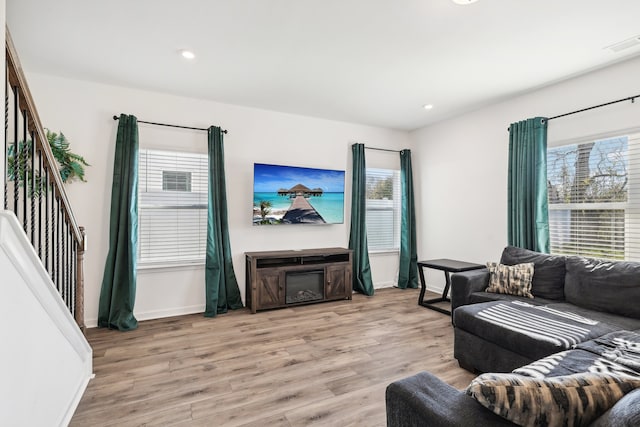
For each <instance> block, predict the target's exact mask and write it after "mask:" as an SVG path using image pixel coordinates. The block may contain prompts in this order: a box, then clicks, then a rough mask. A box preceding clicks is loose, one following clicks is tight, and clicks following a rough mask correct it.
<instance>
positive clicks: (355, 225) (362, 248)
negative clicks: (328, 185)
mask: <svg viewBox="0 0 640 427" xmlns="http://www.w3.org/2000/svg"><path fill="white" fill-rule="evenodd" d="M351 150H352V151H353V183H352V185H351V233H350V235H349V249H351V250H353V290H354V291H356V292H360V293H363V294H365V295H369V296H371V295H373V281H372V280H371V265H370V264H369V248H368V246H367V221H366V217H367V167H366V165H365V160H364V144H353V145H352V146H351Z"/></svg>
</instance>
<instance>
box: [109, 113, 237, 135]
mask: <svg viewBox="0 0 640 427" xmlns="http://www.w3.org/2000/svg"><path fill="white" fill-rule="evenodd" d="M119 118H120V117H118V116H113V120H118V119H119ZM138 123H146V124H148V125H156V126H167V127H170V128H179V129H191V130H203V131H205V132H206V131H208V130H209V129H205V128H194V127H191V126H180V125H169V124H166V123H156V122H145V121H144V120H138ZM222 133H228V131H227V130H226V129H222Z"/></svg>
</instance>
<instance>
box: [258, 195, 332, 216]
mask: <svg viewBox="0 0 640 427" xmlns="http://www.w3.org/2000/svg"><path fill="white" fill-rule="evenodd" d="M262 200H265V201H269V202H271V211H272V212H275V211H279V210H284V211H286V210H287V209H289V206H291V199H289V197H283V196H278V193H273V192H268V193H253V205H254V206H259V205H260V201H262ZM307 200H308V201H309V203H310V204H311V206H313V208H314V209H315V210H316V211H318V213H319V214H320V216H322V218H323V219H324V220H325V221H326V222H327V223H328V224H342V223H343V222H344V193H324V194H323V195H322V196H320V197H313V196H311V197H309V198H308V199H307Z"/></svg>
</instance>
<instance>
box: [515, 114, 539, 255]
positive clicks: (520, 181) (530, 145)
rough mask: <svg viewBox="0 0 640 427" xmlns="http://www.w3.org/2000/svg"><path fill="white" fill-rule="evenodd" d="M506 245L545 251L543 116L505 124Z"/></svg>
mask: <svg viewBox="0 0 640 427" xmlns="http://www.w3.org/2000/svg"><path fill="white" fill-rule="evenodd" d="M507 228H508V231H507V235H508V241H509V245H512V246H517V247H520V248H525V249H530V250H533V251H537V252H543V253H549V206H548V200H547V120H546V119H545V118H543V117H536V118H533V119H527V120H523V121H520V122H517V123H513V124H511V126H510V127H509V185H508V225H507Z"/></svg>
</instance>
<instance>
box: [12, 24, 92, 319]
mask: <svg viewBox="0 0 640 427" xmlns="http://www.w3.org/2000/svg"><path fill="white" fill-rule="evenodd" d="M4 129H5V131H4V132H5V143H4V154H5V155H4V171H5V176H4V209H6V210H10V211H13V212H14V213H15V215H16V217H17V218H18V220H19V221H20V223H21V224H22V227H23V229H24V232H25V233H26V235H27V237H28V238H29V239H30V240H31V245H32V246H33V248H34V250H35V251H36V253H37V254H38V257H39V258H40V260H41V261H42V264H43V265H44V267H45V269H46V270H47V271H48V272H49V274H50V276H51V280H52V282H53V284H54V285H55V287H56V289H57V291H58V292H59V293H60V296H61V297H62V299H63V301H64V303H65V304H66V306H67V308H68V309H69V310H70V311H71V314H72V315H73V316H74V318H75V319H76V322H77V323H78V326H79V327H80V329H82V330H84V328H85V325H84V272H83V259H84V251H85V233H84V229H83V227H79V226H78V225H77V223H76V220H75V217H74V215H73V211H72V210H71V205H70V204H69V199H68V198H67V195H66V193H65V190H64V187H63V185H62V178H61V177H60V173H59V171H58V166H57V162H56V161H55V158H54V156H53V152H52V151H51V147H50V145H49V142H48V141H47V138H46V135H45V132H44V128H43V127H42V124H41V122H40V117H39V116H38V112H37V110H36V107H35V104H34V102H33V98H32V97H31V92H30V91H29V87H28V85H27V80H26V78H25V75H24V72H23V70H22V67H21V65H20V61H19V59H18V54H17V52H16V49H15V47H14V45H13V41H12V40H11V36H10V34H9V31H8V29H7V31H6V82H5V116H4Z"/></svg>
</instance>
